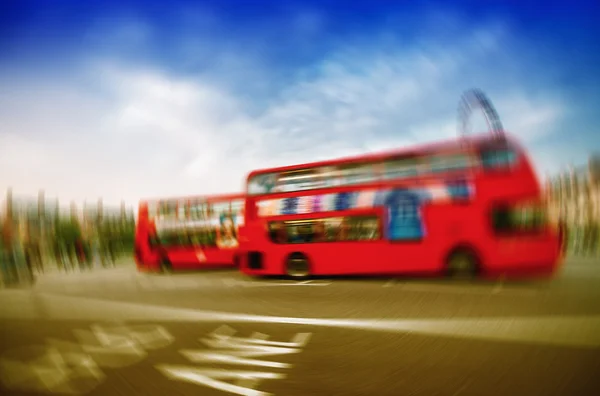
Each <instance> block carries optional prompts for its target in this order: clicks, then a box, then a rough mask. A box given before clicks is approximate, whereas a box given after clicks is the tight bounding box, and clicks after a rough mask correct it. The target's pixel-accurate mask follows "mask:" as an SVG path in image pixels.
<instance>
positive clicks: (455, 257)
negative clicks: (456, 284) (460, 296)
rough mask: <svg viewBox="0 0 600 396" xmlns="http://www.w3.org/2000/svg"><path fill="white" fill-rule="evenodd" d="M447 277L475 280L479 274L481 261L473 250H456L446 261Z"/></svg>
mask: <svg viewBox="0 0 600 396" xmlns="http://www.w3.org/2000/svg"><path fill="white" fill-rule="evenodd" d="M446 272H447V275H448V276H449V277H451V278H455V279H473V278H475V277H476V276H477V275H478V274H479V259H478V257H477V254H475V252H473V251H472V250H471V249H467V248H460V249H456V250H454V251H453V252H452V253H451V254H450V255H449V256H448V259H447V260H446Z"/></svg>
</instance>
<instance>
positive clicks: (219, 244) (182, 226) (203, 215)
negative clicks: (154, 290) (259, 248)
mask: <svg viewBox="0 0 600 396" xmlns="http://www.w3.org/2000/svg"><path fill="white" fill-rule="evenodd" d="M244 197H245V196H244V195H243V194H230V195H214V196H198V197H182V198H168V199H155V200H144V201H141V202H140V204H139V211H138V219H137V224H136V234H135V260H136V264H137V268H138V270H140V271H159V270H165V269H169V270H192V269H198V268H209V267H211V268H215V267H234V266H236V265H237V263H236V257H237V253H238V247H239V242H238V241H237V238H238V235H239V234H238V227H239V226H240V225H241V224H242V223H243V218H244ZM224 219H230V220H232V221H231V222H228V223H227V228H224V223H223V221H224ZM225 242H228V243H225ZM165 266H166V267H165Z"/></svg>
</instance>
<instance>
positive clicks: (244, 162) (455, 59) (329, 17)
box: [0, 0, 600, 204]
mask: <svg viewBox="0 0 600 396" xmlns="http://www.w3.org/2000/svg"><path fill="white" fill-rule="evenodd" d="M536 3H541V2H533V1H512V2H511V1H509V0H505V1H495V0H490V1H459V2H456V1H454V2H441V1H440V2H436V1H411V2H398V1H370V2H350V1H332V0H323V1H319V2H316V1H315V2H297V1H296V2H294V1H285V2H284V1H233V0H221V1H214V2H205V3H203V2H197V1H194V2H192V1H169V2H157V1H154V2H153V1H123V0H122V1H112V0H108V1H85V2H82V1H66V0H54V1H50V0H38V1H25V0H4V1H2V2H0V190H1V191H4V190H5V189H6V188H7V187H8V186H12V187H13V189H14V191H15V193H17V194H20V195H30V194H35V193H36V191H37V190H38V189H39V188H45V189H46V191H47V194H48V195H53V196H58V197H59V198H60V199H62V200H71V199H74V200H77V201H79V202H81V201H83V200H84V199H87V200H96V199H97V198H98V197H100V196H102V197H104V198H105V199H106V200H107V201H108V202H118V201H119V200H121V199H125V200H126V201H127V202H129V203H132V204H134V203H135V202H136V201H137V200H138V199H139V198H141V197H147V196H172V195H180V194H203V193H218V192H229V191H236V190H240V189H241V188H242V184H243V178H244V176H245V175H246V174H247V172H248V171H250V170H252V169H255V168H260V167H264V166H272V165H284V164H290V163H296V162H306V161H312V160H318V159H325V158H329V157H333V156H339V155H346V154H358V153H364V152H368V151H378V150H383V149H388V148H393V147H398V146H403V145H410V144H415V143H420V142H426V141H435V140H436V139H440V138H447V137H452V136H455V134H456V109H457V105H458V100H459V98H460V95H461V93H462V92H463V91H464V90H466V89H469V88H473V87H477V88H480V89H482V90H484V91H485V92H486V93H487V94H488V96H489V97H490V99H491V100H492V102H493V103H494V104H495V106H496V108H497V110H498V113H499V114H500V117H501V119H502V121H503V123H504V126H505V128H506V129H507V130H508V131H510V132H512V133H513V134H515V135H517V136H520V137H521V139H522V141H523V143H524V144H525V145H526V147H527V148H528V149H529V150H530V152H531V155H532V158H533V160H534V162H535V165H536V167H537V169H538V170H539V172H540V175H541V176H543V175H544V174H545V173H546V172H550V173H554V172H556V171H557V170H558V169H559V168H561V167H563V166H565V165H567V164H568V163H575V164H578V163H583V162H584V161H585V158H586V156H587V155H588V154H589V153H590V152H592V151H593V150H594V149H596V148H600V133H598V125H600V115H599V113H598V111H597V109H598V105H599V104H600V73H598V72H596V70H600V67H599V66H600V59H599V58H600V48H599V39H598V38H599V37H600V31H599V30H600V27H598V26H594V22H595V21H597V20H598V16H600V12H599V6H598V2H583V1H579V2H577V1H574V2H568V3H567V2H564V4H561V2H557V1H545V2H543V5H542V6H540V5H536ZM567 4H568V5H567ZM473 122H474V126H475V128H479V129H481V128H483V127H484V126H485V123H484V122H483V118H482V117H481V116H480V115H478V114H475V115H474V116H473Z"/></svg>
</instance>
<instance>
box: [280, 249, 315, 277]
mask: <svg viewBox="0 0 600 396" xmlns="http://www.w3.org/2000/svg"><path fill="white" fill-rule="evenodd" d="M285 274H286V275H287V276H288V277H290V278H292V279H297V280H302V279H307V278H309V277H310V262H309V260H308V257H306V255H304V254H303V253H292V254H290V255H289V256H288V258H287V260H286V262H285Z"/></svg>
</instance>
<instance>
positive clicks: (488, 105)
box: [458, 89, 504, 138]
mask: <svg viewBox="0 0 600 396" xmlns="http://www.w3.org/2000/svg"><path fill="white" fill-rule="evenodd" d="M477 108H479V109H480V110H481V111H482V112H483V115H484V117H485V120H486V122H487V124H488V129H489V131H490V132H491V133H492V134H493V135H494V136H496V137H498V138H504V128H503V126H502V122H501V121H500V117H499V116H498V113H497V112H496V109H495V108H494V105H492V102H491V101H490V100H489V99H488V97H487V96H486V95H485V94H484V93H483V91H481V90H479V89H471V90H469V91H466V92H465V93H464V94H463V95H462V97H461V99H460V102H459V105H458V135H459V136H460V137H466V136H467V135H468V134H469V133H470V132H471V122H470V121H471V114H472V113H473V111H474V110H476V109H477Z"/></svg>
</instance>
